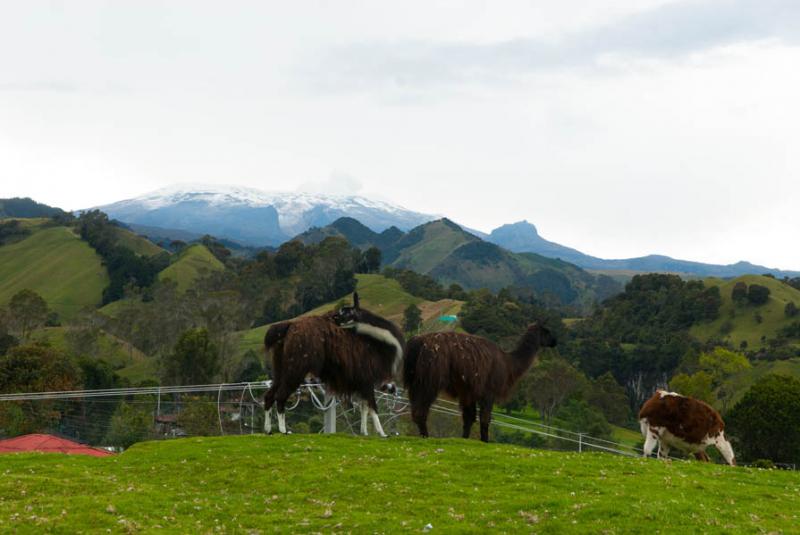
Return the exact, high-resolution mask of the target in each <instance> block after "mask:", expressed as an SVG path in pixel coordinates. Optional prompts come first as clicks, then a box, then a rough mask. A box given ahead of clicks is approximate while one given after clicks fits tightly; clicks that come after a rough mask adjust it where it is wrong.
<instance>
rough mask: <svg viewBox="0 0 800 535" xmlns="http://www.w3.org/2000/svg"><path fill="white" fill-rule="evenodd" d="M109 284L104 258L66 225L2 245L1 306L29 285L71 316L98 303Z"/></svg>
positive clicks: (0, 264)
mask: <svg viewBox="0 0 800 535" xmlns="http://www.w3.org/2000/svg"><path fill="white" fill-rule="evenodd" d="M107 285H108V274H107V273H106V270H105V268H104V267H103V266H102V264H101V261H100V257H99V256H98V255H97V253H95V251H94V250H93V249H92V248H91V247H90V246H89V245H88V244H87V243H86V242H84V241H81V240H80V238H78V236H76V235H75V234H74V233H73V232H72V230H70V229H68V228H66V227H51V228H43V229H41V230H37V231H35V232H34V233H33V234H32V235H31V236H29V237H28V238H26V239H24V240H22V241H20V242H17V243H13V244H10V245H6V246H3V247H0V305H4V304H6V303H7V302H8V301H9V300H10V299H11V297H12V296H13V295H14V294H15V293H17V292H18V291H20V290H22V289H25V288H29V289H31V290H34V291H35V292H37V293H39V294H40V295H41V296H42V297H43V298H44V299H45V300H46V301H47V303H48V305H49V306H50V307H51V308H52V309H53V310H55V311H56V312H58V314H59V316H60V317H61V318H62V319H69V318H71V317H73V316H74V315H75V314H76V313H78V311H79V310H80V309H81V308H83V307H85V306H96V305H98V304H99V303H100V301H101V299H102V293H103V288H105V287H106V286H107Z"/></svg>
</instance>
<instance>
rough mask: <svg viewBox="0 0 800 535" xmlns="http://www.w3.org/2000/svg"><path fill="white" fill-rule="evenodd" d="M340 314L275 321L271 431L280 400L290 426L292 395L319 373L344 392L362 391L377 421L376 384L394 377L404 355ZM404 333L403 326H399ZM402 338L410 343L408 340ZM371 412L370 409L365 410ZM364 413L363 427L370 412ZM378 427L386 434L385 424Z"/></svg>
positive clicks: (270, 342) (267, 402)
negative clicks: (344, 323)
mask: <svg viewBox="0 0 800 535" xmlns="http://www.w3.org/2000/svg"><path fill="white" fill-rule="evenodd" d="M334 316H335V314H333V313H329V314H326V315H324V316H308V317H305V318H300V319H297V320H295V321H291V322H282V323H278V324H275V325H273V326H272V327H270V328H269V329H268V330H267V334H266V336H265V337H264V346H265V348H266V351H267V353H269V352H270V351H272V370H273V378H272V386H271V387H270V389H269V390H268V391H267V393H266V395H265V397H264V409H265V411H266V413H267V414H266V421H265V430H267V431H268V432H269V431H270V430H271V422H270V419H269V411H270V409H271V408H272V405H273V404H275V405H276V408H277V411H278V425H279V426H280V428H281V429H280V430H281V432H286V429H285V419H284V418H285V410H286V400H287V399H288V397H289V396H290V395H291V394H292V393H293V392H294V391H295V390H296V389H297V387H298V386H300V385H301V384H302V383H303V380H304V379H305V377H306V375H313V376H315V377H318V378H319V380H320V382H322V383H323V384H324V385H325V386H326V388H327V389H328V390H329V391H331V392H334V393H336V394H339V395H342V396H350V395H352V394H357V395H358V396H359V397H360V398H361V399H362V400H364V402H366V404H367V405H368V407H369V409H371V411H372V413H373V414H374V415H373V423H376V421H377V412H376V411H377V404H376V402H375V392H374V389H375V387H376V386H381V385H382V384H384V383H387V382H390V381H391V380H392V370H393V368H394V366H395V359H396V358H398V357H400V358H402V353H401V354H400V355H398V351H397V346H396V345H391V344H387V343H383V342H380V341H378V340H375V339H373V338H370V337H368V336H362V335H359V334H358V333H357V332H356V331H355V330H351V329H343V328H341V327H339V326H338V325H337V324H336V323H335V322H334V321H333V318H334ZM397 332H398V333H399V330H398V331H397ZM400 337H401V339H400V341H399V345H400V347H404V340H402V335H400ZM364 414H365V415H366V412H365V413H364ZM365 415H364V416H362V430H364V429H365V427H366V420H365V418H366V416H365ZM375 427H376V428H377V429H378V432H379V433H381V434H382V429H380V424H379V423H376V425H375Z"/></svg>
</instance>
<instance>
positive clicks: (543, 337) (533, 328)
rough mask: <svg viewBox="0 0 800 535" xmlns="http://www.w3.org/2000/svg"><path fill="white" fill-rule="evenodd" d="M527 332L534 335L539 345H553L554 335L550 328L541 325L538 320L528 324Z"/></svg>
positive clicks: (554, 343) (554, 341)
mask: <svg viewBox="0 0 800 535" xmlns="http://www.w3.org/2000/svg"><path fill="white" fill-rule="evenodd" d="M528 334H532V335H534V336H536V338H537V339H538V342H539V347H555V346H556V337H555V335H554V334H553V333H552V332H550V329H548V328H547V327H545V326H543V325H542V324H541V323H539V322H538V321H537V322H536V323H532V324H531V325H529V326H528Z"/></svg>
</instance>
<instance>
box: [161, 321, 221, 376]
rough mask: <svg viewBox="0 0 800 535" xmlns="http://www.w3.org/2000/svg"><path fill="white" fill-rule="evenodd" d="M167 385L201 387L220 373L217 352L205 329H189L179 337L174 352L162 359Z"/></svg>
mask: <svg viewBox="0 0 800 535" xmlns="http://www.w3.org/2000/svg"><path fill="white" fill-rule="evenodd" d="M163 370H164V371H163V375H164V380H165V381H166V382H167V384H175V385H201V384H208V383H210V382H212V381H213V380H214V378H215V377H216V375H217V374H218V373H219V372H220V361H219V352H218V351H217V348H216V347H215V346H214V344H213V343H212V342H211V338H210V336H209V334H208V330H206V329H189V330H188V331H186V332H184V333H183V335H181V337H180V339H179V340H178V343H177V344H176V345H175V350H174V351H173V352H172V353H171V354H168V355H166V356H165V357H164V359H163Z"/></svg>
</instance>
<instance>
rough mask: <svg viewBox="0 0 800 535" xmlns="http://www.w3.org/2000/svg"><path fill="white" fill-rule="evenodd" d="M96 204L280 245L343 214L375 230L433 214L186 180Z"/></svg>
mask: <svg viewBox="0 0 800 535" xmlns="http://www.w3.org/2000/svg"><path fill="white" fill-rule="evenodd" d="M98 208H99V209H100V210H103V211H104V212H106V213H107V214H108V215H109V216H110V217H112V218H114V219H118V220H120V221H122V222H124V223H129V224H134V225H147V226H150V227H161V228H168V229H177V230H185V231H189V232H196V233H199V234H212V235H214V236H217V237H220V238H223V237H224V238H230V239H233V240H237V241H240V242H242V243H245V244H248V245H278V244H280V243H282V242H284V241H285V240H287V239H289V238H291V237H293V236H295V235H297V234H300V233H301V232H304V231H306V230H308V229H309V228H311V227H323V226H325V225H328V224H330V223H331V222H333V221H335V220H336V219H338V218H340V217H343V216H349V217H353V218H355V219H358V220H359V221H361V222H362V223H363V224H365V225H367V226H368V227H370V228H371V229H373V230H375V231H378V232H380V231H382V230H384V229H387V228H389V227H392V226H396V227H398V228H400V229H401V230H409V229H411V228H413V227H415V226H417V225H420V224H422V223H425V222H428V221H431V220H433V219H436V216H432V215H427V214H421V213H418V212H413V211H411V210H407V209H405V208H402V207H400V206H397V205H393V204H390V203H386V202H382V201H376V200H372V199H367V198H365V197H360V196H345V195H323V194H317V193H304V192H268V191H263V190H259V189H255V188H246V187H240V186H210V185H187V184H180V185H176V186H170V187H167V188H163V189H160V190H157V191H154V192H151V193H147V194H145V195H142V196H140V197H136V198H134V199H128V200H124V201H119V202H116V203H113V204H109V205H106V206H99V207H98Z"/></svg>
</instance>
